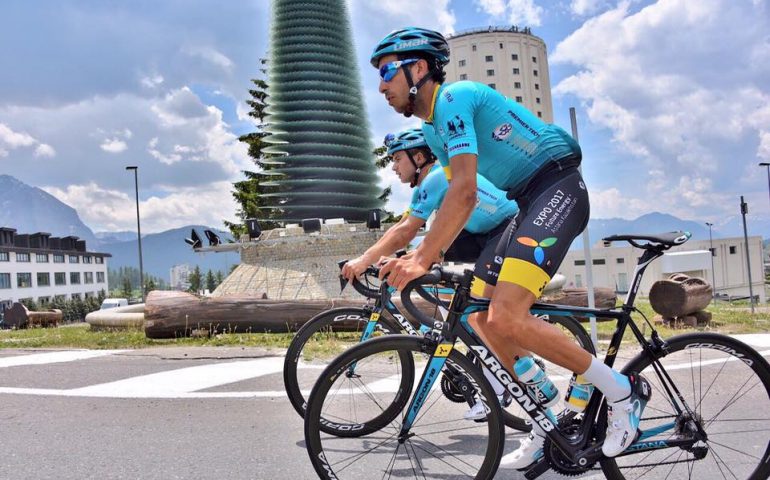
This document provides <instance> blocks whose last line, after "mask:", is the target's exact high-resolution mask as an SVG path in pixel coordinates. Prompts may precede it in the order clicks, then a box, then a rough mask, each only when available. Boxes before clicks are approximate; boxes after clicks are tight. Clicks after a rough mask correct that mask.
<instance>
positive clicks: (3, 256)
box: [0, 252, 11, 262]
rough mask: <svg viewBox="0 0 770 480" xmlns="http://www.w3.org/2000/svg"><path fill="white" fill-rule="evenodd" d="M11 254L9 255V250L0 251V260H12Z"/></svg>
mask: <svg viewBox="0 0 770 480" xmlns="http://www.w3.org/2000/svg"><path fill="white" fill-rule="evenodd" d="M10 261H11V256H10V255H8V252H0V262H10Z"/></svg>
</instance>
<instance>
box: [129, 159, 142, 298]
mask: <svg viewBox="0 0 770 480" xmlns="http://www.w3.org/2000/svg"><path fill="white" fill-rule="evenodd" d="M126 170H133V171H134V192H135V193H136V238H137V240H138V243H139V292H140V293H141V295H142V303H144V264H143V262H142V227H141V225H140V223H139V174H138V173H137V171H138V170H139V167H137V166H130V167H126Z"/></svg>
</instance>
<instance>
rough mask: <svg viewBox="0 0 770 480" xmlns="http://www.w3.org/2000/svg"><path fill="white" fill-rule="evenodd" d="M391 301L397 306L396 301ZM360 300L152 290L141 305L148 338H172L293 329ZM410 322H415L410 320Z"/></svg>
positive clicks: (425, 308)
mask: <svg viewBox="0 0 770 480" xmlns="http://www.w3.org/2000/svg"><path fill="white" fill-rule="evenodd" d="M394 301H395V303H396V305H397V306H398V307H399V308H401V305H400V300H399V299H394ZM364 303H365V301H364V300H363V298H362V299H361V300H347V299H331V300H270V299H261V298H258V297H254V296H248V295H232V296H224V297H204V298H201V297H197V296H195V295H192V294H190V293H186V292H169V291H153V292H150V294H149V295H148V296H147V301H146V303H145V307H144V333H145V335H146V336H147V337H148V338H176V337H183V336H189V335H191V334H192V333H193V332H194V331H195V332H198V333H199V332H200V331H204V332H210V333H223V332H241V333H246V332H251V333H261V332H267V333H284V332H295V331H297V330H298V329H299V328H300V327H301V326H302V325H304V324H305V322H306V321H308V320H309V319H310V318H312V317H313V316H315V315H317V314H319V313H321V312H323V311H325V310H329V309H332V308H336V307H354V308H358V307H361V306H362V305H364ZM415 304H416V305H417V306H418V307H419V308H420V310H421V311H422V312H424V313H426V314H428V315H431V316H432V315H433V314H434V312H435V307H434V306H433V305H431V304H429V303H428V302H426V301H424V300H422V299H420V300H415ZM401 311H404V310H403V309H401ZM410 320H412V319H410ZM412 323H413V324H414V323H416V322H414V320H412ZM351 326H352V322H351Z"/></svg>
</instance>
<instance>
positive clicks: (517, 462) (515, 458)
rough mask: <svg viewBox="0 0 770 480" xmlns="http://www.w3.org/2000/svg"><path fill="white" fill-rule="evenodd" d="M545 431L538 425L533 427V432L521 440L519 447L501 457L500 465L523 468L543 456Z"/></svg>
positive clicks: (517, 468)
mask: <svg viewBox="0 0 770 480" xmlns="http://www.w3.org/2000/svg"><path fill="white" fill-rule="evenodd" d="M544 442H545V432H544V431H543V430H542V429H541V428H540V427H539V426H537V425H535V426H533V427H532V432H530V434H529V435H528V436H527V438H525V439H524V440H522V441H521V444H520V445H519V448H517V449H516V450H514V451H512V452H511V453H509V454H508V455H504V456H503V458H501V459H500V465H501V466H506V467H512V468H515V469H516V470H523V469H525V468H527V467H529V466H530V465H532V464H533V463H535V462H536V461H538V460H540V457H542V456H543V443H544Z"/></svg>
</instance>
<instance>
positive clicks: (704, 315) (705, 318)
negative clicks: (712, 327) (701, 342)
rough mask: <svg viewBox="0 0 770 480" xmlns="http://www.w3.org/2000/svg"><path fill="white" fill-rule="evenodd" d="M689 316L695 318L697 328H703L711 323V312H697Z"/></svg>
mask: <svg viewBox="0 0 770 480" xmlns="http://www.w3.org/2000/svg"><path fill="white" fill-rule="evenodd" d="M690 315H692V316H693V317H695V319H696V320H697V321H698V322H697V325H698V326H699V327H705V326H706V325H708V324H709V323H711V312H707V311H705V310H698V311H697V312H693V313H691V314H690Z"/></svg>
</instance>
